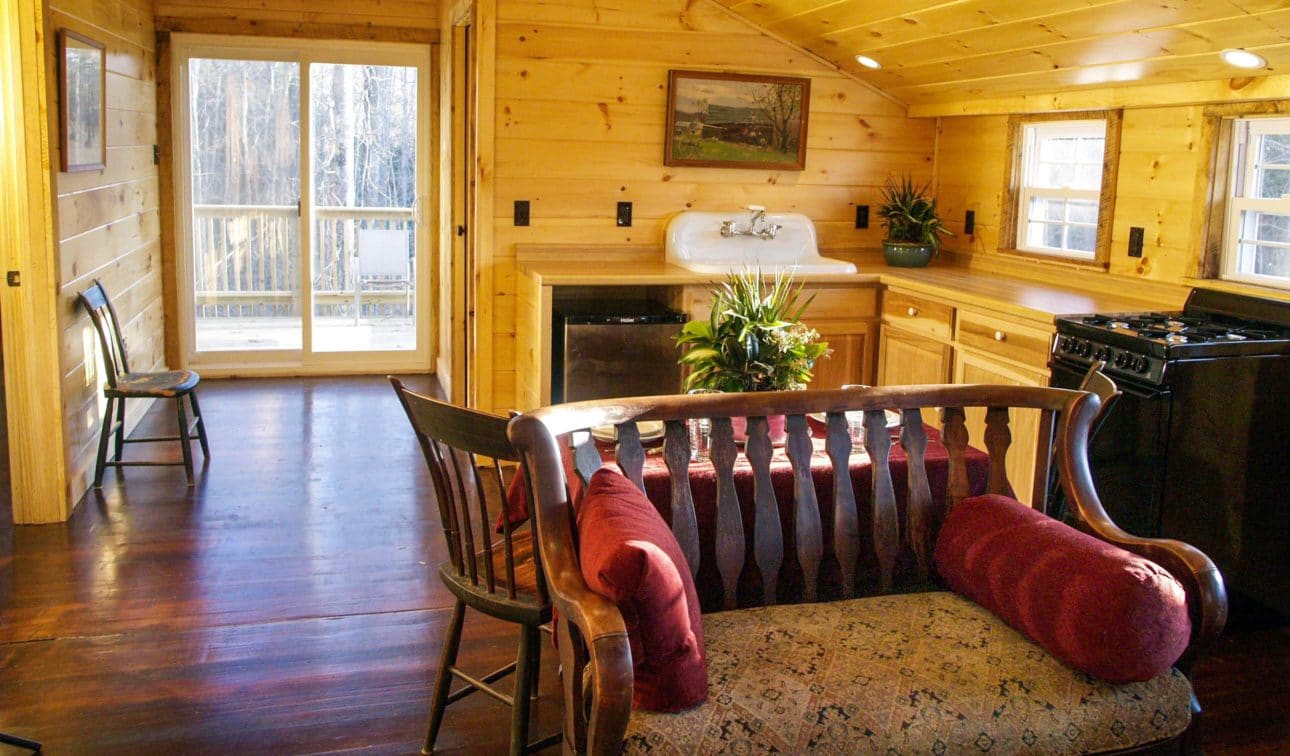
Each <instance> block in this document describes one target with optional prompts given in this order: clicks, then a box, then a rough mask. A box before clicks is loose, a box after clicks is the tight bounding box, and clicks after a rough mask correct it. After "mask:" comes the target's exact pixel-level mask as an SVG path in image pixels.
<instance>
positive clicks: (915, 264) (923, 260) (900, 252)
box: [882, 241, 935, 268]
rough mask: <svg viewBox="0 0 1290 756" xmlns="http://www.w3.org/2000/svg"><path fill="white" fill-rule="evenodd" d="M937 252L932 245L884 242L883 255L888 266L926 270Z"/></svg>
mask: <svg viewBox="0 0 1290 756" xmlns="http://www.w3.org/2000/svg"><path fill="white" fill-rule="evenodd" d="M933 252H935V250H934V249H933V248H932V245H930V244H917V243H915V242H894V241H883V243H882V254H883V256H884V257H886V258H887V264H888V265H894V266H896V267H898V268H925V267H927V263H928V262H929V261H930V260H931V259H932V254H933Z"/></svg>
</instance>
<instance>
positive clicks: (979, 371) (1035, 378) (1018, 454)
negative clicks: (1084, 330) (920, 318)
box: [954, 351, 1048, 504]
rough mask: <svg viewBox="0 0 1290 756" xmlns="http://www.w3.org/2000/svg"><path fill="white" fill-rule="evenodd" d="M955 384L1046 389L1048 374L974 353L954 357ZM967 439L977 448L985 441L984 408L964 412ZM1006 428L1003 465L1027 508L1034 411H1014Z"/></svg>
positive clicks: (1035, 422) (1031, 486)
mask: <svg viewBox="0 0 1290 756" xmlns="http://www.w3.org/2000/svg"><path fill="white" fill-rule="evenodd" d="M954 382H955V383H1002V384H1006V385H1009V386H1047V385H1048V374H1047V373H1044V372H1040V371H1037V370H1026V369H1024V368H1017V367H1013V366H1009V365H1007V364H1005V363H1003V362H1001V361H999V360H994V359H990V358H989V357H985V356H982V355H979V354H976V353H974V352H969V351H959V352H957V353H956V354H955V356H954ZM966 414H967V428H968V437H969V438H971V439H972V442H971V443H972V445H973V446H978V447H981V446H983V445H984V441H983V439H984V438H985V408H983V407H979V408H973V409H969V410H968V411H967V413H966ZM1008 428H1009V430H1010V431H1011V433H1012V445H1011V446H1009V447H1008V461H1007V464H1006V465H1005V467H1006V469H1007V471H1008V480H1009V482H1011V483H1012V488H1013V491H1014V492H1015V493H1016V496H1017V500H1018V501H1020V502H1023V503H1026V504H1030V503H1031V502H1032V501H1033V500H1034V487H1035V483H1036V481H1035V453H1036V445H1035V442H1036V440H1037V434H1038V432H1039V411H1038V410H1014V411H1013V412H1012V416H1011V418H1010V421H1009V424H1008Z"/></svg>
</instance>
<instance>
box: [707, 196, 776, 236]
mask: <svg viewBox="0 0 1290 756" xmlns="http://www.w3.org/2000/svg"><path fill="white" fill-rule="evenodd" d="M780 228H782V226H781V225H780V224H778V223H769V222H767V221H766V208H765V206H763V205H749V206H748V226H747V227H746V228H739V224H738V222H737V221H735V220H725V221H722V222H721V235H722V236H723V237H725V238H727V239H729V238H730V237H732V236H756V237H757V238H759V239H762V240H764V241H770V240H771V239H774V238H775V234H778V233H779V229H780Z"/></svg>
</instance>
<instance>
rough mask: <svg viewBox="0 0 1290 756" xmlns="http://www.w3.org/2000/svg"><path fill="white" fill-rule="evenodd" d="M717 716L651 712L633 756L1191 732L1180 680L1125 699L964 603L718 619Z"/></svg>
mask: <svg viewBox="0 0 1290 756" xmlns="http://www.w3.org/2000/svg"><path fill="white" fill-rule="evenodd" d="M703 633H704V636H705V638H706V645H707V657H708V688H709V695H708V700H707V702H706V703H704V704H703V705H701V706H698V707H696V708H693V709H690V710H689V711H684V712H680V713H676V714H661V713H656V712H647V711H635V712H633V713H632V718H631V721H630V722H629V724H628V726H627V734H626V740H625V742H624V744H623V747H624V751H626V752H628V753H661V754H695V753H716V752H729V753H749V752H758V753H766V752H779V753H802V752H805V751H807V750H811V751H818V752H821V753H838V754H842V753H846V754H852V753H860V752H866V753H867V752H890V753H949V754H956V753H972V752H986V751H988V752H992V753H1035V754H1055V753H1082V752H1089V751H1103V750H1108V749H1120V748H1128V747H1131V746H1135V745H1139V744H1143V743H1150V742H1153V741H1157V740H1163V739H1166V738H1170V737H1172V736H1174V735H1177V734H1179V733H1180V732H1182V731H1183V730H1184V729H1185V728H1186V727H1187V725H1188V723H1189V722H1190V721H1191V713H1190V707H1189V703H1190V700H1191V686H1190V685H1189V684H1188V682H1187V679H1186V678H1185V677H1183V676H1182V674H1180V673H1179V672H1177V671H1176V670H1170V671H1169V672H1167V673H1165V674H1163V675H1161V676H1159V677H1156V678H1154V679H1151V680H1147V681H1146V682H1137V683H1127V684H1118V685H1117V684H1112V683H1107V682H1103V681H1101V680H1097V679H1095V678H1093V677H1090V676H1089V675H1087V674H1085V673H1083V672H1079V671H1077V670H1074V669H1071V668H1070V667H1067V666H1064V665H1063V664H1062V663H1061V662H1059V661H1057V660H1056V659H1054V658H1053V657H1052V656H1051V655H1050V654H1049V653H1048V652H1047V651H1045V650H1044V649H1043V648H1041V647H1040V646H1038V645H1036V644H1035V643H1033V642H1031V641H1030V640H1028V639H1027V638H1025V637H1024V636H1022V635H1021V634H1020V633H1018V632H1017V631H1015V630H1013V629H1012V628H1010V627H1008V625H1007V624H1005V623H1004V622H1003V621H1002V620H1000V619H998V618H996V617H995V616H994V615H993V614H991V613H990V612H989V611H987V610H985V609H983V608H981V607H979V606H977V605H976V604H973V603H972V602H971V601H969V600H968V599H965V598H963V597H961V596H958V595H955V594H953V593H942V592H938V593H914V594H905V595H897V596H881V597H874V598H865V599H854V600H850V601H835V602H830V603H824V604H798V605H789V606H774V607H766V608H758V609H741V610H738V611H732V612H721V613H714V614H706V615H704V617H703Z"/></svg>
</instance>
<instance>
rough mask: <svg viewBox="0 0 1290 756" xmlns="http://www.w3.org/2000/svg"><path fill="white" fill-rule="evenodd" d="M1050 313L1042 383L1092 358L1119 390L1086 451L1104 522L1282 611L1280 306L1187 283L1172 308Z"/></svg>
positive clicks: (1289, 381)
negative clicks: (1178, 306)
mask: <svg viewBox="0 0 1290 756" xmlns="http://www.w3.org/2000/svg"><path fill="white" fill-rule="evenodd" d="M1056 322H1057V335H1056V337H1055V338H1054V340H1053V349H1052V358H1051V360H1050V362H1049V367H1050V368H1051V370H1052V380H1051V383H1052V385H1054V386H1059V387H1062V388H1075V387H1077V386H1078V385H1079V382H1080V379H1081V378H1082V376H1083V374H1084V372H1085V371H1086V370H1087V369H1088V366H1089V365H1090V364H1091V363H1092V362H1094V361H1097V360H1102V361H1104V362H1106V372H1107V373H1108V374H1109V375H1110V376H1111V377H1112V378H1114V379H1115V381H1116V383H1117V385H1118V386H1119V387H1120V389H1121V391H1122V392H1123V393H1122V394H1121V396H1120V397H1119V398H1118V399H1117V400H1116V401H1115V403H1114V404H1113V405H1112V406H1111V407H1110V408H1109V409H1108V410H1107V412H1106V414H1105V416H1104V417H1105V419H1104V420H1103V422H1102V425H1101V426H1100V428H1099V430H1098V432H1097V435H1096V436H1095V437H1094V439H1093V441H1092V443H1091V446H1090V449H1089V453H1090V458H1091V463H1092V469H1093V479H1094V482H1095V483H1096V484H1097V489H1098V494H1099V496H1100V497H1101V499H1102V503H1103V505H1104V506H1105V508H1106V511H1107V514H1108V515H1110V516H1111V519H1112V520H1114V521H1115V522H1116V524H1118V525H1119V526H1120V527H1122V528H1124V529H1125V530H1127V531H1129V532H1130V533H1134V534H1136V535H1141V536H1151V537H1168V538H1177V539H1179V540H1182V541H1186V542H1188V543H1190V544H1192V545H1194V546H1196V547H1197V548H1199V549H1201V550H1202V551H1204V552H1205V553H1206V554H1208V555H1209V556H1210V558H1212V559H1213V560H1214V561H1215V563H1216V564H1218V566H1219V569H1220V570H1221V571H1222V573H1223V576H1224V579H1225V580H1227V582H1228V585H1229V587H1234V588H1236V589H1237V590H1238V591H1240V592H1243V593H1246V594H1248V595H1249V596H1250V597H1252V598H1254V599H1256V600H1258V601H1260V602H1261V603H1264V604H1266V605H1268V606H1271V607H1273V608H1274V609H1277V610H1279V611H1281V612H1283V613H1285V614H1290V559H1287V546H1286V544H1287V543H1290V464H1287V452H1286V449H1287V448H1290V302H1280V301H1275V300H1267V299H1259V298H1255V297H1248V296H1242V295H1237V294H1228V293H1224V292H1218V291H1212V290H1204V289H1196V290H1193V291H1192V292H1191V295H1190V296H1188V298H1187V302H1186V304H1185V305H1184V306H1183V309H1182V310H1181V311H1177V312H1149V313H1116V314H1093V315H1074V316H1068V317H1061V318H1058V319H1057V321H1056Z"/></svg>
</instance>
